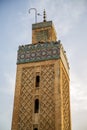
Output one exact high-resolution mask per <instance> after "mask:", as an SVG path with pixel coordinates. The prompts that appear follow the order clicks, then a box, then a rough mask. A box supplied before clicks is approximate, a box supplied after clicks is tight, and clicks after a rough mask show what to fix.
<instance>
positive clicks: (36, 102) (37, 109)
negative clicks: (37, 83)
mask: <svg viewBox="0 0 87 130" xmlns="http://www.w3.org/2000/svg"><path fill="white" fill-rule="evenodd" d="M34 112H35V113H38V112H39V100H38V99H36V100H35V104H34Z"/></svg>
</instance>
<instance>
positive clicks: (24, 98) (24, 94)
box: [18, 67, 34, 130]
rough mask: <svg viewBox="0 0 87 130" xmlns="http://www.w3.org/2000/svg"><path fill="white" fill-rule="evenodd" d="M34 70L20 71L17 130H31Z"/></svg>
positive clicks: (25, 69)
mask: <svg viewBox="0 0 87 130" xmlns="http://www.w3.org/2000/svg"><path fill="white" fill-rule="evenodd" d="M33 88H34V68H33V67H30V68H24V69H23V70H22V79H21V94H20V106H19V123H18V130H32V113H33V111H32V105H33V98H32V90H33Z"/></svg>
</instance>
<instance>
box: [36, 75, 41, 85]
mask: <svg viewBox="0 0 87 130" xmlns="http://www.w3.org/2000/svg"><path fill="white" fill-rule="evenodd" d="M39 85H40V76H39V75H37V76H36V87H39Z"/></svg>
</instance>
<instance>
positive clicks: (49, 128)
mask: <svg viewBox="0 0 87 130" xmlns="http://www.w3.org/2000/svg"><path fill="white" fill-rule="evenodd" d="M34 73H35V71H34V67H30V68H23V70H22V79H21V94H20V104H19V105H20V106H19V123H18V130H32V129H33V125H35V124H33V103H34V101H33V100H34V98H33V90H34V89H35V86H34V81H35V75H34ZM40 78H41V83H40V88H39V89H40V92H41V93H40V95H39V97H40V113H39V124H37V125H38V128H39V130H44V129H45V130H55V104H54V100H53V99H54V65H53V64H52V65H44V66H41V77H40Z"/></svg>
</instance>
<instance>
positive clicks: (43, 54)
mask: <svg viewBox="0 0 87 130" xmlns="http://www.w3.org/2000/svg"><path fill="white" fill-rule="evenodd" d="M59 47H60V41H58V42H51V43H50V44H49V43H47V42H46V43H38V44H28V45H25V46H19V49H18V56H17V64H20V63H27V62H28V63H29V62H36V61H44V60H52V59H58V58H59V57H60V51H59V50H60V49H59Z"/></svg>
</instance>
